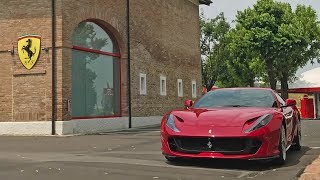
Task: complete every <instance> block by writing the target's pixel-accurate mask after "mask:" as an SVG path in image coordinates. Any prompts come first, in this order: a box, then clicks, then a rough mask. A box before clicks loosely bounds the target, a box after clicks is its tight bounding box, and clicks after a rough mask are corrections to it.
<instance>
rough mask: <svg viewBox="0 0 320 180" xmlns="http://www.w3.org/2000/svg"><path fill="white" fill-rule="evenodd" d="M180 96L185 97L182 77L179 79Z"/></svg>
mask: <svg viewBox="0 0 320 180" xmlns="http://www.w3.org/2000/svg"><path fill="white" fill-rule="evenodd" d="M178 97H183V84H182V79H178Z"/></svg>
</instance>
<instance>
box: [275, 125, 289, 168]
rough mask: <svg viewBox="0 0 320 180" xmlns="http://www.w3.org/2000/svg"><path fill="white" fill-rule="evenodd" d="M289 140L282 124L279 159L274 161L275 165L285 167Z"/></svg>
mask: <svg viewBox="0 0 320 180" xmlns="http://www.w3.org/2000/svg"><path fill="white" fill-rule="evenodd" d="M286 147H287V138H286V131H285V127H284V125H283V124H282V125H281V129H280V137H279V151H280V154H279V157H277V158H276V159H275V160H274V163H275V164H277V165H283V164H285V162H286V159H287V150H286Z"/></svg>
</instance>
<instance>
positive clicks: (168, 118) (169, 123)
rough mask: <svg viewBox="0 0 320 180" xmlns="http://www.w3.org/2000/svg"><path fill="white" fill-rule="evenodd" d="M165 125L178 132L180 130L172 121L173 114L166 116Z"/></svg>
mask: <svg viewBox="0 0 320 180" xmlns="http://www.w3.org/2000/svg"><path fill="white" fill-rule="evenodd" d="M166 125H167V126H168V127H169V128H170V129H171V130H172V131H174V132H180V130H179V129H178V128H177V127H176V125H175V123H174V115H173V114H170V115H169V116H168V117H167V122H166Z"/></svg>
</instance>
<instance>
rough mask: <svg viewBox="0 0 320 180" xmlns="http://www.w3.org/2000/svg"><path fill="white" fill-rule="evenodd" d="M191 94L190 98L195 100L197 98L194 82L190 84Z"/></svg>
mask: <svg viewBox="0 0 320 180" xmlns="http://www.w3.org/2000/svg"><path fill="white" fill-rule="evenodd" d="M191 84H192V85H191V86H192V87H191V91H192V92H191V93H192V98H196V97H197V83H196V81H192V82H191Z"/></svg>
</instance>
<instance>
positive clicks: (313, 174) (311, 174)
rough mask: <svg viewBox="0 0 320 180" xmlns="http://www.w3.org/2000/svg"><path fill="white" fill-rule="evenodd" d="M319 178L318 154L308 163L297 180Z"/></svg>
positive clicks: (319, 164) (317, 179)
mask: <svg viewBox="0 0 320 180" xmlns="http://www.w3.org/2000/svg"><path fill="white" fill-rule="evenodd" d="M319 179H320V156H318V158H316V159H315V160H314V161H313V162H312V163H311V164H310V165H308V166H307V167H306V168H305V169H304V171H303V174H302V175H301V176H300V177H299V180H319Z"/></svg>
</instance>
